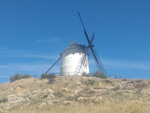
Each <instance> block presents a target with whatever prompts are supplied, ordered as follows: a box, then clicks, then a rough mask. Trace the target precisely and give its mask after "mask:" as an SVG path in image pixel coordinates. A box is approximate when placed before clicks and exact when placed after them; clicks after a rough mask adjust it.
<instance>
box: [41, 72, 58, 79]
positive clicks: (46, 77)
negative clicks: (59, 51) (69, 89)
mask: <svg viewBox="0 0 150 113" xmlns="http://www.w3.org/2000/svg"><path fill="white" fill-rule="evenodd" d="M55 77H56V75H55V74H53V73H52V74H45V73H43V74H42V75H41V79H51V78H55Z"/></svg>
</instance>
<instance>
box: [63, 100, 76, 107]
mask: <svg viewBox="0 0 150 113" xmlns="http://www.w3.org/2000/svg"><path fill="white" fill-rule="evenodd" d="M71 104H73V102H72V101H64V102H62V105H65V106H66V105H71Z"/></svg>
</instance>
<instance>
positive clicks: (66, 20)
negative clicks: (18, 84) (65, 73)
mask: <svg viewBox="0 0 150 113" xmlns="http://www.w3.org/2000/svg"><path fill="white" fill-rule="evenodd" d="M77 10H79V11H80V13H81V15H82V18H83V20H84V23H85V26H86V29H87V32H88V34H89V36H91V35H92V33H93V32H95V40H94V42H93V43H94V45H95V48H96V50H97V53H98V54H99V56H100V58H101V60H102V62H103V64H104V66H105V68H106V71H107V73H108V74H112V75H121V76H126V77H130V78H150V50H149V49H150V1H149V0H1V1H0V83H2V82H7V81H9V76H11V75H13V74H15V73H20V74H25V73H29V74H31V75H33V76H34V75H37V76H40V75H41V73H43V72H45V71H46V70H47V69H48V68H49V66H51V64H52V63H53V62H55V60H57V58H58V57H59V54H60V53H61V52H63V50H64V49H65V48H66V47H67V46H69V44H70V43H72V42H73V41H76V42H77V43H79V44H85V45H87V41H86V38H85V36H84V32H83V28H82V26H81V23H80V20H79V17H78V15H77ZM95 70H96V68H95V66H94V63H93V61H92V58H90V72H91V73H92V72H94V71H95ZM52 72H59V63H58V64H57V65H56V66H55V68H54V69H53V70H52Z"/></svg>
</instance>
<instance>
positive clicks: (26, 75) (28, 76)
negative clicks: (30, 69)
mask: <svg viewBox="0 0 150 113" xmlns="http://www.w3.org/2000/svg"><path fill="white" fill-rule="evenodd" d="M30 77H32V76H30V75H29V74H24V75H23V76H22V77H21V78H30Z"/></svg>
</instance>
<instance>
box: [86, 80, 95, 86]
mask: <svg viewBox="0 0 150 113" xmlns="http://www.w3.org/2000/svg"><path fill="white" fill-rule="evenodd" d="M87 84H90V85H94V84H95V80H90V79H89V80H88V81H87Z"/></svg>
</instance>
